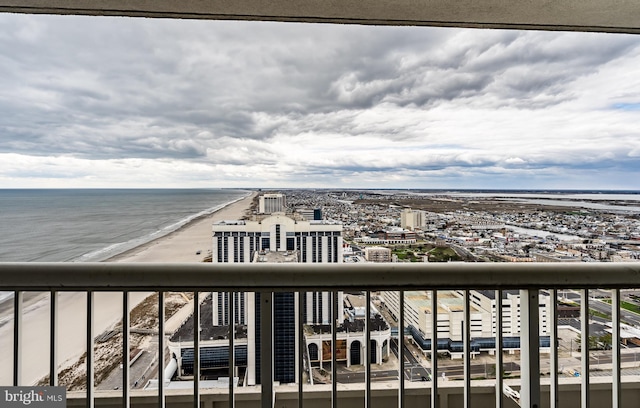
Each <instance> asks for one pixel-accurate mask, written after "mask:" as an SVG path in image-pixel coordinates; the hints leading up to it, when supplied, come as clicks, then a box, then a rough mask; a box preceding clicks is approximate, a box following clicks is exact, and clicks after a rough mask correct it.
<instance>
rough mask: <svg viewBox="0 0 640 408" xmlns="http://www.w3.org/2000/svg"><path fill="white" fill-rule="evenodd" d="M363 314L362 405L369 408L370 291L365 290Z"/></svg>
mask: <svg viewBox="0 0 640 408" xmlns="http://www.w3.org/2000/svg"><path fill="white" fill-rule="evenodd" d="M364 314H365V316H364V331H365V354H366V358H365V360H364V361H365V364H366V367H365V370H364V372H365V377H364V382H365V385H364V390H365V391H364V406H365V408H371V292H369V291H366V292H365V313H364Z"/></svg>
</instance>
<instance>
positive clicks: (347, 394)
mask: <svg viewBox="0 0 640 408" xmlns="http://www.w3.org/2000/svg"><path fill="white" fill-rule="evenodd" d="M505 384H507V385H509V386H510V387H512V388H513V389H515V390H518V389H519V388H520V380H519V379H510V380H506V381H505ZM559 385H560V390H559V403H560V405H559V406H561V407H563V408H573V407H579V406H580V379H579V378H561V379H560V380H559ZM274 390H275V394H276V405H275V406H277V407H284V408H290V407H291V408H293V407H297V406H298V400H297V398H298V394H297V393H298V388H297V386H294V385H282V386H276V387H274ZM622 390H623V392H624V399H623V404H622V407H625V408H627V407H628V408H635V407H637V401H639V400H640V376H630V377H624V378H623V380H622ZM371 392H372V397H373V400H372V407H374V408H384V407H391V406H396V405H397V401H398V384H397V383H396V382H391V381H390V382H382V383H373V384H371ZM438 392H439V394H440V402H441V405H440V408H450V407H451V408H453V407H461V406H462V399H463V392H464V387H463V382H462V381H439V382H438ZM494 392H495V382H494V381H493V380H475V381H472V382H471V398H472V400H473V404H474V406H479V407H490V406H493V404H494V403H495V394H494ZM338 393H339V395H338V398H339V400H340V404H341V405H343V406H348V407H350V406H361V405H362V401H363V398H364V393H365V390H364V384H339V385H338ZM541 393H542V395H541V397H542V400H543V404H542V406H541V408H544V407H548V406H549V403H548V401H549V379H548V378H543V379H542V381H541ZM590 394H591V406H594V407H606V406H610V404H611V378H610V377H595V378H592V380H591V387H590ZM430 395H431V390H430V388H429V383H424V382H412V383H411V382H409V383H406V384H405V406H406V407H425V406H427V407H428V406H429V405H428V401H429V396H430ZM260 398H261V391H260V387H259V386H257V387H256V386H254V387H240V388H237V389H236V392H235V401H236V407H239V408H241V407H246V408H253V407H256V408H257V407H259V406H260ZM96 399H97V403H96V406H100V407H104V408H119V407H121V406H122V393H121V392H120V391H102V392H96ZM200 400H201V402H202V404H204V406H205V407H213V408H217V407H226V406H228V397H227V390H226V389H202V391H201V394H200ZM545 401H546V403H545ZM157 402H158V401H157V394H156V392H155V391H131V407H132V408H147V407H149V408H150V407H156V406H157ZM505 402H506V404H505V407H515V406H516V405H515V402H513V401H511V400H506V399H505ZM330 403H331V385H312V386H310V385H306V386H305V388H304V406H305V407H310V408H316V407H317V408H320V407H326V406H330ZM85 404H86V400H85V395H84V393H82V392H69V393H68V394H67V406H68V407H69V408H72V407H84V406H85ZM167 406H171V407H172V408H173V407H175V408H183V407H184V408H187V407H192V406H193V395H192V394H191V390H174V391H171V392H169V393H167Z"/></svg>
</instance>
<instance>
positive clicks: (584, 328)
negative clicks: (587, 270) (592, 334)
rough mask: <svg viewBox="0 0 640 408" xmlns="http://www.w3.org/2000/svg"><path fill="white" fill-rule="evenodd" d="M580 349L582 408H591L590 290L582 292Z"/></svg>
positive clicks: (582, 290)
mask: <svg viewBox="0 0 640 408" xmlns="http://www.w3.org/2000/svg"><path fill="white" fill-rule="evenodd" d="M580 306H581V307H580V329H581V333H582V334H581V337H580V347H581V353H580V354H581V358H582V372H581V373H580V378H581V380H582V387H581V390H580V401H581V406H582V408H589V289H581V290H580Z"/></svg>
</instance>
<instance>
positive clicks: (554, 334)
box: [549, 289, 560, 408]
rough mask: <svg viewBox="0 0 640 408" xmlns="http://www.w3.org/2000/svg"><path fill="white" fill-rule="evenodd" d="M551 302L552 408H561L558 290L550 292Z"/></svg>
mask: <svg viewBox="0 0 640 408" xmlns="http://www.w3.org/2000/svg"><path fill="white" fill-rule="evenodd" d="M549 302H550V303H551V304H550V306H551V308H550V309H551V316H549V324H550V325H551V345H550V346H551V356H550V358H551V360H550V367H549V371H550V375H551V383H550V384H549V388H550V389H549V398H550V408H560V406H559V405H558V291H557V290H556V289H551V290H550V291H549Z"/></svg>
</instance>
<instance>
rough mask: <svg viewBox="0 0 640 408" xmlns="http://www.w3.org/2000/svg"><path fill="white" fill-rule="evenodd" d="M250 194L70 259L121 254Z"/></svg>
mask: <svg viewBox="0 0 640 408" xmlns="http://www.w3.org/2000/svg"><path fill="white" fill-rule="evenodd" d="M250 195H251V192H248V193H247V194H245V195H243V196H241V197H239V198H237V199H234V200H232V201H229V202H226V203H223V204H219V205H216V206H213V207H210V208H207V209H205V210H202V211H200V212H198V213H195V214H192V215H189V216H187V217H185V218H182V219H180V220H178V221H176V222H174V223H173V224H169V225H167V226H166V227H163V228H161V229H158V230H156V231H153V232H151V233H149V234H147V235H144V236H142V237H137V238H133V239H130V240H128V241H125V242H117V243H114V244H111V245H108V246H106V247H104V248H100V249H97V250H95V251H91V252H87V253H85V254H83V255H81V256H79V257H77V258H74V259H72V260H71V262H100V261H104V260H105V259H108V258H111V257H114V256H116V255H119V254H122V253H124V252H126V251H129V250H131V249H134V248H136V247H139V246H141V245H144V244H146V243H148V242H151V241H153V240H155V239H158V238H162V237H164V236H166V235H169V234H171V233H172V232H174V231H177V230H179V229H180V228H182V227H184V226H186V225H187V224H189V223H191V222H193V221H195V220H197V219H199V218H201V217H206V216H208V215H211V214H213V213H215V212H217V211H220V210H222V209H223V208H225V207H228V206H230V205H232V204H234V203H237V202H238V201H240V200H243V199H245V198H247V197H248V196H250Z"/></svg>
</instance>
